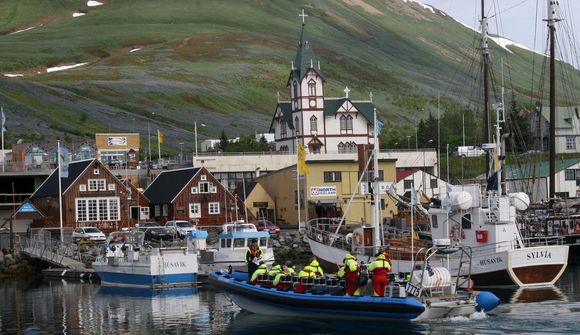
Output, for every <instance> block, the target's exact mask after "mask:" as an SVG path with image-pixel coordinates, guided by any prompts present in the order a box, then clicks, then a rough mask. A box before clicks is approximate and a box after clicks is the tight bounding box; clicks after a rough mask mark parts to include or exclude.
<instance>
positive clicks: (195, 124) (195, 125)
mask: <svg viewBox="0 0 580 335" xmlns="http://www.w3.org/2000/svg"><path fill="white" fill-rule="evenodd" d="M200 126H202V127H206V124H205V123H200ZM193 132H194V134H195V158H197V121H194V122H193Z"/></svg>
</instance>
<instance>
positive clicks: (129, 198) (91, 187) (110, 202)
mask: <svg viewBox="0 0 580 335" xmlns="http://www.w3.org/2000/svg"><path fill="white" fill-rule="evenodd" d="M58 175H59V174H58V169H56V170H54V171H53V172H52V174H51V175H50V176H49V177H48V179H46V181H45V182H44V183H43V184H42V185H41V186H40V187H39V188H38V189H37V190H36V191H35V192H34V194H32V196H31V197H30V199H29V200H28V201H29V202H30V203H32V204H33V205H34V207H36V208H37V209H38V211H39V212H41V213H42V217H41V218H36V219H34V220H33V221H32V225H31V228H45V229H54V230H56V231H58V230H59V229H60V214H59V183H58ZM61 190H62V201H63V205H62V213H63V226H64V228H66V229H70V228H73V229H74V228H77V227H83V226H92V227H97V228H98V229H100V230H103V231H114V230H118V229H121V228H123V227H129V226H133V225H134V224H135V223H137V220H138V218H137V213H139V212H141V218H143V217H148V210H149V201H148V199H147V198H146V197H145V196H143V194H141V193H140V192H139V191H138V190H137V189H136V188H135V187H134V186H132V185H127V183H124V182H123V181H122V180H119V178H117V177H115V176H114V175H113V174H112V173H111V171H109V169H108V168H107V167H106V166H105V165H104V164H103V163H101V162H100V161H99V160H97V159H89V160H82V161H75V162H71V163H69V166H68V177H66V178H61ZM133 208H137V210H134V209H133ZM139 208H141V211H140V210H139ZM132 212H133V215H131V214H132Z"/></svg>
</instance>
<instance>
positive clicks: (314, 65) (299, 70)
mask: <svg viewBox="0 0 580 335" xmlns="http://www.w3.org/2000/svg"><path fill="white" fill-rule="evenodd" d="M299 16H300V17H302V31H301V32H300V40H299V41H298V48H297V49H296V57H294V63H293V64H292V66H293V68H292V72H293V73H292V74H293V77H294V78H295V79H297V80H301V79H302V78H303V77H304V76H305V75H306V73H308V70H310V69H314V70H315V71H316V72H317V73H318V74H319V75H320V76H322V74H321V72H320V62H318V60H317V59H316V56H315V55H314V50H313V49H312V45H311V44H310V40H309V38H308V36H307V34H306V23H305V20H304V19H305V17H307V16H308V15H306V14H304V9H303V10H302V13H301V14H300V15H299Z"/></svg>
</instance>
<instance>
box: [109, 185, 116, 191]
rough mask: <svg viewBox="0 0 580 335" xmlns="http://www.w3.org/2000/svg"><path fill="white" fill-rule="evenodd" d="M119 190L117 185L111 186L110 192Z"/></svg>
mask: <svg viewBox="0 0 580 335" xmlns="http://www.w3.org/2000/svg"><path fill="white" fill-rule="evenodd" d="M116 189H117V185H115V184H109V191H114V190H116Z"/></svg>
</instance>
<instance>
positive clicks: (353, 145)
mask: <svg viewBox="0 0 580 335" xmlns="http://www.w3.org/2000/svg"><path fill="white" fill-rule="evenodd" d="M345 147H346V148H345V150H346V152H356V143H354V142H353V141H350V142H348V143H346V145H345Z"/></svg>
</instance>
